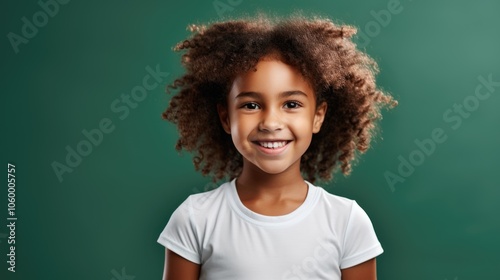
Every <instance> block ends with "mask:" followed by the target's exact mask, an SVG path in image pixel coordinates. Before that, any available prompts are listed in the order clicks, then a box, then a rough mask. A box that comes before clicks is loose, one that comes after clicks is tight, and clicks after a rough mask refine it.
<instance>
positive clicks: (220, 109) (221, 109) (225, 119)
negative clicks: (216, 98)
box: [217, 104, 231, 134]
mask: <svg viewBox="0 0 500 280" xmlns="http://www.w3.org/2000/svg"><path fill="white" fill-rule="evenodd" d="M217 113H218V114H219V119H220V122H221V124H222V128H223V129H224V131H225V132H226V133H227V134H231V124H230V122H229V114H228V112H227V108H226V107H225V106H223V105H221V104H217Z"/></svg>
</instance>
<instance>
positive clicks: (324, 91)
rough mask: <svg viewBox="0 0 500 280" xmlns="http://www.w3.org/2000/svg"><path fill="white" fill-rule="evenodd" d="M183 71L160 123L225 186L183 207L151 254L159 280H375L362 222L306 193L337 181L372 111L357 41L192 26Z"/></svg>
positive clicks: (228, 24) (309, 23)
mask: <svg viewBox="0 0 500 280" xmlns="http://www.w3.org/2000/svg"><path fill="white" fill-rule="evenodd" d="M190 29H191V31H192V32H194V34H193V36H192V37H190V38H189V39H187V40H185V41H183V42H181V43H179V44H178V45H177V46H176V47H175V50H186V52H185V54H184V55H183V56H182V62H183V64H184V66H185V67H186V73H185V74H184V75H183V76H182V77H180V78H178V79H176V80H175V81H174V83H173V84H172V85H171V86H169V88H172V89H180V91H179V93H178V94H177V95H175V96H173V97H172V99H171V101H170V104H169V107H168V108H167V109H166V111H165V112H164V113H163V117H164V118H165V119H166V120H168V121H171V122H173V123H174V124H176V125H177V127H178V129H179V133H180V137H179V139H178V141H177V145H176V149H177V150H178V151H180V150H182V149H184V150H187V151H191V152H194V154H195V157H194V158H193V162H194V165H195V168H196V170H200V171H201V172H202V173H203V174H204V175H212V176H213V178H214V180H218V179H223V178H227V179H228V181H227V182H225V183H224V184H222V185H221V186H220V187H218V188H217V189H214V190H211V191H208V192H204V193H200V194H194V195H191V196H189V197H188V198H187V199H186V200H185V201H184V202H183V203H182V204H181V205H180V206H179V207H178V208H177V209H176V210H175V212H174V213H173V214H172V216H171V218H170V220H169V222H168V223H167V225H166V227H165V229H164V230H163V232H162V233H161V235H160V237H159V239H158V242H159V243H160V244H162V245H164V246H165V247H166V261H165V272H164V276H163V279H167V280H194V279H211V280H213V279H215V280H225V279H230V280H267V279H269V280H278V279H343V280H353V279H356V280H357V279H363V280H370V279H376V265H375V257H376V256H378V255H379V254H381V253H382V252H383V249H382V247H381V245H380V243H379V241H378V239H377V237H376V235H375V232H374V229H373V226H372V224H371V222H370V219H369V218H368V216H367V215H366V213H365V212H364V211H363V210H362V209H361V208H360V207H359V206H358V204H357V203H356V202H355V201H353V200H350V199H347V198H343V197H339V196H336V195H333V194H329V193H327V192H326V191H325V190H324V189H322V188H320V187H318V186H316V185H314V183H315V182H316V180H317V179H319V180H323V181H328V180H331V179H332V174H333V173H334V171H335V170H336V168H337V167H339V168H340V170H341V171H342V172H343V173H344V174H345V175H348V174H349V173H350V171H351V163H352V161H353V160H354V159H355V157H356V155H357V154H359V153H363V152H365V151H366V150H367V149H368V148H369V143H370V139H371V138H372V136H373V135H372V134H373V132H374V128H376V121H377V120H378V119H380V118H381V114H380V109H381V108H382V107H392V106H394V105H396V101H395V100H393V99H392V97H390V96H389V95H387V94H385V93H384V92H382V91H380V90H379V89H378V88H377V87H376V84H375V78H374V77H375V74H376V73H377V71H378V70H377V65H376V63H375V62H374V61H373V60H372V59H371V58H370V57H368V56H367V55H366V54H365V53H363V52H360V51H359V50H357V49H356V46H355V44H354V43H353V42H352V41H351V39H350V38H351V36H352V35H354V34H355V32H356V29H355V28H353V27H351V26H345V25H336V24H334V23H333V22H331V21H330V20H328V19H321V18H314V19H308V18H305V17H301V16H294V17H291V18H288V19H281V20H278V19H272V18H268V17H266V16H262V15H260V16H258V17H256V18H253V19H240V20H232V21H225V22H219V23H214V24H211V25H210V26H208V27H207V26H203V25H201V26H195V25H193V26H190Z"/></svg>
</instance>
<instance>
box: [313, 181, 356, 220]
mask: <svg viewBox="0 0 500 280" xmlns="http://www.w3.org/2000/svg"><path fill="white" fill-rule="evenodd" d="M313 186H314V185H313ZM314 187H315V188H316V191H317V192H318V193H319V195H318V196H319V201H320V203H321V204H323V205H324V207H327V208H330V209H332V210H335V211H336V212H337V211H338V212H341V213H350V211H351V209H352V208H353V207H355V206H357V203H356V201H355V200H353V199H350V198H347V197H343V196H339V195H335V194H332V193H330V192H328V191H327V190H325V189H324V188H323V187H320V186H314Z"/></svg>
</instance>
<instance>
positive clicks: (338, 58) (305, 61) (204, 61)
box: [162, 15, 397, 182]
mask: <svg viewBox="0 0 500 280" xmlns="http://www.w3.org/2000/svg"><path fill="white" fill-rule="evenodd" d="M188 29H189V30H190V31H191V32H192V33H193V34H192V35H191V36H190V37H189V38H188V39H186V40H184V41H182V42H180V43H178V44H177V45H176V46H175V48H174V50H176V51H181V50H183V51H185V53H184V54H183V55H182V59H181V60H182V64H183V65H184V67H185V68H186V72H185V73H184V75H182V76H181V77H180V78H177V79H176V80H175V81H174V82H173V83H172V84H170V85H168V86H167V93H171V89H173V90H176V89H180V90H179V92H178V93H177V94H176V95H174V96H173V97H172V98H171V100H170V103H169V106H168V107H167V109H166V110H165V112H163V114H162V117H163V118H164V119H166V120H168V121H170V122H172V123H174V124H175V125H177V128H178V130H179V139H178V141H177V144H176V146H175V148H176V150H177V151H179V152H180V151H181V150H186V151H189V152H194V157H193V163H194V166H195V169H196V170H197V171H200V170H201V173H202V174H203V175H211V176H212V177H213V179H214V181H215V180H216V179H222V178H224V177H229V178H234V177H237V176H238V174H239V173H240V172H241V170H242V166H243V160H242V156H241V154H239V152H238V151H237V150H236V148H235V146H234V144H233V142H232V140H231V136H230V135H228V134H227V133H226V132H225V131H224V130H223V127H222V125H221V123H220V119H219V116H218V112H217V104H221V105H224V106H227V100H226V99H227V95H228V93H229V90H230V87H231V85H232V83H233V81H234V79H235V78H236V76H237V75H239V74H242V73H245V72H246V71H249V70H250V69H252V68H253V67H254V66H255V65H256V64H257V63H258V61H259V59H261V58H263V57H265V56H267V55H270V54H274V53H278V54H279V58H280V60H282V61H283V62H284V63H286V64H288V65H290V66H292V67H294V68H296V69H297V70H299V72H300V73H301V74H302V75H303V76H304V77H305V78H306V79H307V80H308V81H309V82H310V83H311V85H312V86H313V89H314V92H315V97H316V101H317V102H316V104H317V105H318V104H320V102H323V101H326V102H327V105H328V110H327V113H326V116H325V120H324V122H323V125H322V127H321V130H320V132H318V133H317V134H314V135H313V138H312V141H311V144H310V146H309V148H308V149H307V151H306V152H305V153H304V155H303V156H302V157H301V163H300V169H301V172H302V174H303V176H304V177H305V178H306V179H307V180H308V181H310V182H315V181H316V179H320V180H323V181H329V180H331V179H332V178H333V173H334V171H335V170H336V169H337V168H338V167H340V169H341V171H342V173H343V174H344V175H349V174H350V172H351V168H352V164H353V161H354V160H355V159H356V158H357V156H358V154H360V153H364V152H365V151H367V149H368V148H369V146H370V140H371V138H372V137H373V136H374V135H375V134H376V133H375V132H376V128H377V121H378V120H379V119H381V118H382V115H381V113H380V111H381V109H382V108H383V107H388V108H392V107H394V106H396V105H397V101H395V100H394V99H393V98H392V97H391V96H390V95H388V94H387V93H384V92H383V91H382V90H380V89H379V88H377V86H376V83H375V75H376V74H377V73H378V71H379V70H378V66H377V63H376V62H375V61H374V60H373V59H372V58H370V57H369V56H368V55H367V54H366V53H364V52H362V51H360V50H358V49H356V45H355V43H354V42H352V40H351V37H352V36H353V35H354V34H355V33H356V28H355V27H352V26H349V25H338V24H335V23H334V22H332V21H331V20H330V19H327V18H320V17H313V18H306V17H303V16H300V15H299V16H297V15H295V16H292V17H289V18H285V19H278V18H277V17H274V18H270V17H268V16H265V15H258V16H256V17H253V18H246V19H243V18H240V19H235V20H227V21H223V22H216V23H212V24H210V25H209V26H206V25H190V26H188Z"/></svg>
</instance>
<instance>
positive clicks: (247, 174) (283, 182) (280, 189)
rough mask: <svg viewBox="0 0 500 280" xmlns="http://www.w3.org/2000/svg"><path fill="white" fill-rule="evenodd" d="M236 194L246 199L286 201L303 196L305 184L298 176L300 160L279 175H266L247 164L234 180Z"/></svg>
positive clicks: (244, 164) (299, 175) (305, 188)
mask: <svg viewBox="0 0 500 280" xmlns="http://www.w3.org/2000/svg"><path fill="white" fill-rule="evenodd" d="M236 187H237V189H238V193H239V194H240V196H242V197H246V198H250V199H251V198H257V197H262V198H269V199H277V200H279V199H287V198H293V197H296V196H301V195H303V192H304V190H306V191H307V184H306V183H305V182H304V178H302V175H301V174H300V160H298V161H297V163H295V164H293V165H291V166H290V167H289V168H288V169H286V170H285V171H283V172H281V173H279V174H268V173H265V172H263V171H262V170H261V169H260V168H258V167H256V166H254V165H253V164H250V163H248V162H245V161H244V163H243V170H242V172H241V174H240V176H238V178H237V179H236Z"/></svg>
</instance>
